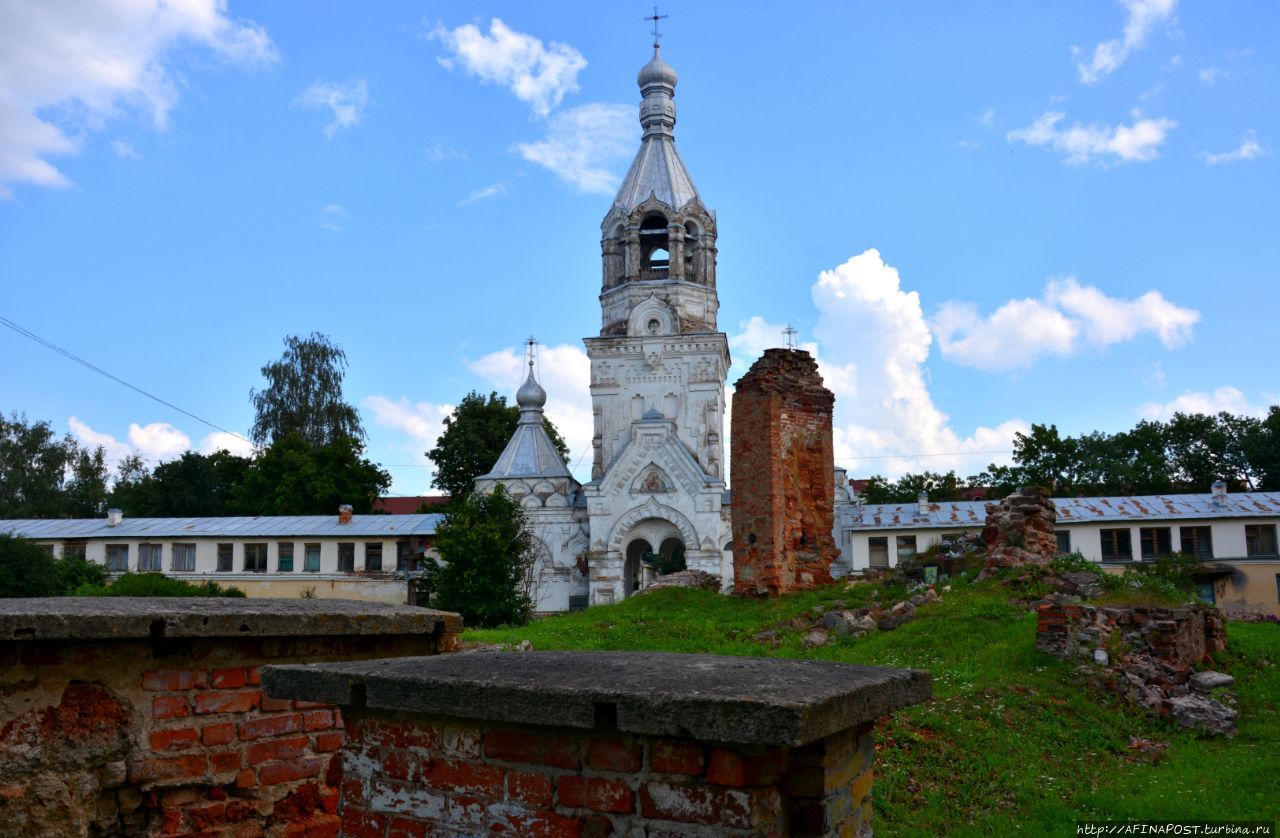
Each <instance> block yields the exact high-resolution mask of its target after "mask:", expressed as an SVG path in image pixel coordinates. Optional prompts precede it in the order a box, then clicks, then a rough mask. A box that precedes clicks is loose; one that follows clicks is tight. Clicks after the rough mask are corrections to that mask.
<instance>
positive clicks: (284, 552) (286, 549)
mask: <svg viewBox="0 0 1280 838" xmlns="http://www.w3.org/2000/svg"><path fill="white" fill-rule="evenodd" d="M276 570H278V571H280V572H281V573H293V542H292V541H281V542H280V543H279V544H277V545H276Z"/></svg>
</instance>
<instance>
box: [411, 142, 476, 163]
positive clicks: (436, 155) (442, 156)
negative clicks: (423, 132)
mask: <svg viewBox="0 0 1280 838" xmlns="http://www.w3.org/2000/svg"><path fill="white" fill-rule="evenodd" d="M422 156H423V157H425V158H427V160H428V161H429V162H431V163H442V162H444V161H445V160H468V159H470V157H471V155H470V154H468V153H467V150H466V149H462V148H454V147H453V146H451V145H446V144H445V143H432V144H431V145H429V146H427V147H426V148H424V149H423V150H422Z"/></svg>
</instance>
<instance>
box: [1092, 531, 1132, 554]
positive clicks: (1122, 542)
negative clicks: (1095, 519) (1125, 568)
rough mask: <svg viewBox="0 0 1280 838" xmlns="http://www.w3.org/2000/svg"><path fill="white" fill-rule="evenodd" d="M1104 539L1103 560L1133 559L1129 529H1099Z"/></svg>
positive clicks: (1100, 535) (1100, 536)
mask: <svg viewBox="0 0 1280 838" xmlns="http://www.w3.org/2000/svg"><path fill="white" fill-rule="evenodd" d="M1098 537H1099V538H1101V540H1102V560H1103V561H1104V562H1131V561H1133V545H1132V543H1131V542H1130V540H1129V530H1128V529H1122V530H1099V531H1098Z"/></svg>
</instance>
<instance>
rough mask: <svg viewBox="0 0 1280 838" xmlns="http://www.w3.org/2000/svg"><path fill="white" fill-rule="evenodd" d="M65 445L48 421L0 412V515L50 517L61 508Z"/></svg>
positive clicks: (65, 465) (65, 463)
mask: <svg viewBox="0 0 1280 838" xmlns="http://www.w3.org/2000/svg"><path fill="white" fill-rule="evenodd" d="M69 459H70V455H69V452H68V445H67V443H66V442H65V441H63V440H60V439H58V436H57V434H55V433H54V431H53V428H52V427H51V426H50V425H49V423H48V422H34V423H31V424H28V423H27V417H26V416H25V415H19V414H18V413H13V414H11V415H10V416H9V418H8V419H6V418H5V417H4V416H3V415H0V518H52V517H56V516H58V515H59V514H61V512H62V500H63V498H62V486H63V482H64V480H65V479H66V469H67V462H68V460H69Z"/></svg>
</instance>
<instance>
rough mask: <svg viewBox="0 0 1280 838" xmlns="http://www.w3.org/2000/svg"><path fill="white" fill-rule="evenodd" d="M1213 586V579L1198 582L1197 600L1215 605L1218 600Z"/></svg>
mask: <svg viewBox="0 0 1280 838" xmlns="http://www.w3.org/2000/svg"><path fill="white" fill-rule="evenodd" d="M1213 585H1214V582H1213V580H1212V579H1206V580H1202V581H1199V582H1196V599H1198V600H1200V601H1201V602H1207V603H1209V604H1210V605H1215V604H1216V603H1217V599H1218V598H1217V597H1216V596H1215V595H1214V592H1213Z"/></svg>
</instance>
